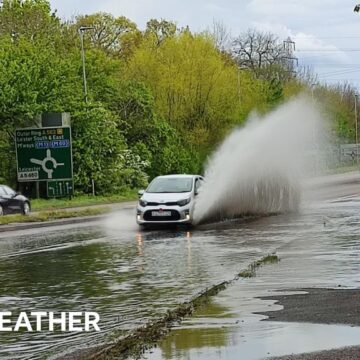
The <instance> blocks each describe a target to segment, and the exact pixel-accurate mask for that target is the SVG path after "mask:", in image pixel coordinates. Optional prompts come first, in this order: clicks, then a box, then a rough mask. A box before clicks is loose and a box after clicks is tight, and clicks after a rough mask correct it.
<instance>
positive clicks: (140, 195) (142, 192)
mask: <svg viewBox="0 0 360 360" xmlns="http://www.w3.org/2000/svg"><path fill="white" fill-rule="evenodd" d="M144 192H145V190H143V189H142V190H139V191H138V195H139V197H142V196H143V195H144Z"/></svg>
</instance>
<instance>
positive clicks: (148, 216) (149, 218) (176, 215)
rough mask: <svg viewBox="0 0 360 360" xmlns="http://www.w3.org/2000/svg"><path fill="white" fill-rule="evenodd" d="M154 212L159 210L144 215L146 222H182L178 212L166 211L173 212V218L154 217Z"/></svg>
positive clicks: (146, 212) (148, 211)
mask: <svg viewBox="0 0 360 360" xmlns="http://www.w3.org/2000/svg"><path fill="white" fill-rule="evenodd" d="M153 211H159V210H147V211H145V213H144V220H146V221H176V220H180V214H179V212H178V211H176V210H168V209H166V210H164V211H171V216H152V212H153Z"/></svg>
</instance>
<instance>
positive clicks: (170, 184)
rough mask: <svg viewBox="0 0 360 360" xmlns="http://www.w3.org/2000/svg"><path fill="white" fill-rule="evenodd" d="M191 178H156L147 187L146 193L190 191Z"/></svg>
mask: <svg viewBox="0 0 360 360" xmlns="http://www.w3.org/2000/svg"><path fill="white" fill-rule="evenodd" d="M192 183H193V181H192V178H190V177H171V178H170V177H169V178H156V179H154V180H153V181H152V183H151V184H150V185H149V187H148V189H147V191H146V192H148V193H182V192H190V191H191V190H192Z"/></svg>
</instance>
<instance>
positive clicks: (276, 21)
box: [50, 0, 360, 78]
mask: <svg viewBox="0 0 360 360" xmlns="http://www.w3.org/2000/svg"><path fill="white" fill-rule="evenodd" d="M50 2H51V4H52V6H53V7H54V8H58V10H59V14H60V15H61V16H63V17H70V16H72V15H74V14H75V15H77V14H80V13H93V12H97V11H104V12H110V13H112V14H114V15H115V16H119V15H124V16H127V17H128V18H130V19H131V20H133V21H135V22H136V23H137V24H138V26H139V27H140V28H144V27H145V24H146V22H147V21H148V20H149V19H151V18H165V19H167V20H173V21H175V22H177V24H178V26H180V27H183V26H186V25H189V26H190V28H191V29H192V30H194V31H201V30H204V29H207V28H209V26H211V24H212V22H213V20H214V19H215V20H219V21H222V22H223V23H224V24H225V25H226V26H227V27H228V28H229V29H230V30H231V33H232V34H233V35H234V36H236V35H238V34H239V33H240V32H243V31H246V30H247V28H249V27H256V28H257V29H260V30H264V31H271V32H274V33H276V34H277V35H278V36H279V38H280V39H285V38H286V37H287V36H291V37H292V38H293V39H294V40H295V41H296V46H297V48H298V49H303V50H308V51H307V52H305V51H304V52H299V53H297V55H298V57H299V59H300V62H302V63H306V64H308V65H314V66H315V70H316V71H319V72H324V71H325V70H326V69H325V68H324V67H326V66H327V64H330V63H331V64H332V65H331V66H332V69H334V64H339V69H341V68H342V66H344V64H350V63H352V64H357V63H358V64H359V66H360V52H359V53H358V52H343V51H341V50H339V49H344V48H360V32H359V28H360V15H359V14H354V12H353V7H354V4H355V3H356V1H355V0H341V1H339V0H103V1H101V2H100V1H98V0H87V1H86V2H85V1H81V0H50ZM346 36H353V38H342V39H340V38H339V37H346ZM354 36H359V37H358V38H354ZM325 38H326V39H325ZM310 50H311V51H310ZM320 64H321V65H320ZM329 66H330V65H329ZM355 75H356V74H355ZM357 77H358V78H360V75H357ZM342 78H344V75H342ZM349 78H354V75H351V76H349Z"/></svg>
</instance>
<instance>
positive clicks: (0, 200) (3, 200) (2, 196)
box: [0, 186, 10, 214]
mask: <svg viewBox="0 0 360 360" xmlns="http://www.w3.org/2000/svg"><path fill="white" fill-rule="evenodd" d="M0 204H1V206H2V208H3V211H4V214H6V213H8V212H10V208H9V205H10V199H9V196H8V194H7V193H6V192H5V189H4V187H3V186H0Z"/></svg>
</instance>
